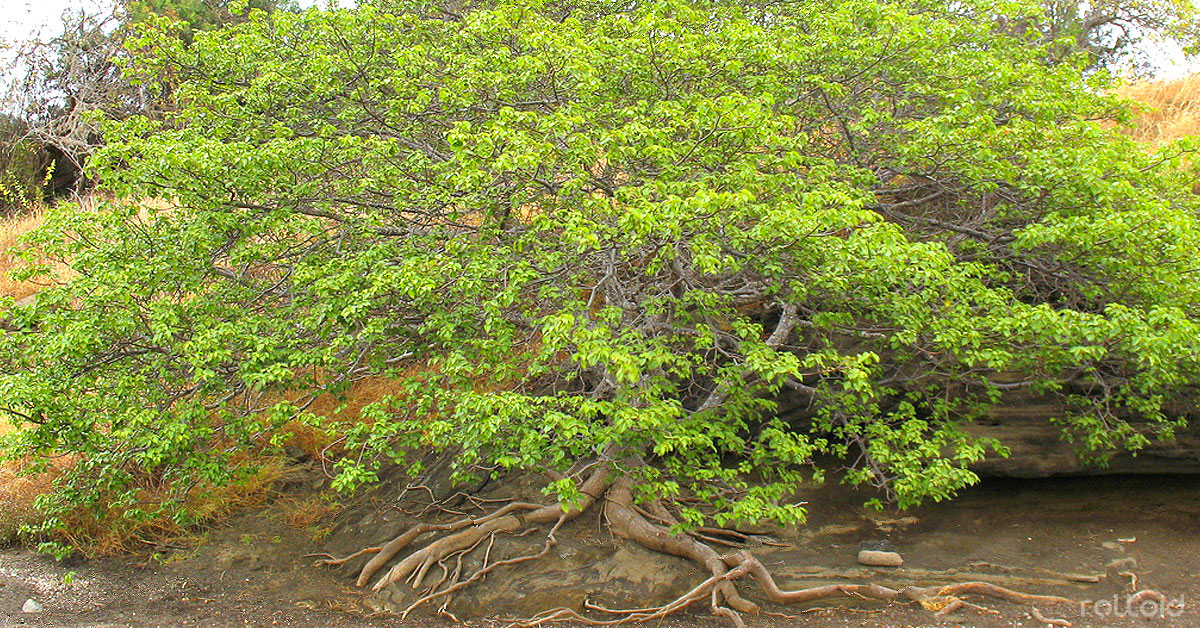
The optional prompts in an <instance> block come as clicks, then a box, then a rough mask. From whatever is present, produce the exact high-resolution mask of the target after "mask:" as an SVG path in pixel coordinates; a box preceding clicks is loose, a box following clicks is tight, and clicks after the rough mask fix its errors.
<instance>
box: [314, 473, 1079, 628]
mask: <svg viewBox="0 0 1200 628" xmlns="http://www.w3.org/2000/svg"><path fill="white" fill-rule="evenodd" d="M611 476H612V473H611V471H610V468H609V467H608V466H607V465H600V466H598V467H596V469H595V470H594V471H593V472H592V475H591V476H589V477H588V479H587V480H586V481H585V482H584V483H583V485H582V486H581V492H582V494H583V499H582V500H581V501H580V503H577V504H574V505H571V506H568V507H564V506H563V505H560V504H551V505H541V504H534V503H528V502H514V503H509V504H507V505H505V506H503V507H501V508H499V509H497V510H496V511H494V512H492V513H490V514H487V515H484V516H480V517H465V518H462V519H458V520H456V521H453V522H450V523H441V524H433V523H420V524H417V525H414V526H412V527H411V528H409V529H408V530H406V531H405V532H404V533H403V534H401V535H399V536H397V537H395V538H394V539H392V540H391V541H390V542H388V543H387V544H385V545H383V546H380V547H373V548H367V549H365V550H361V551H359V552H356V553H355V554H352V555H351V556H347V557H345V558H341V559H335V558H333V557H327V558H326V559H325V560H322V561H321V563H322V564H327V565H341V564H345V563H346V562H347V561H349V560H350V559H352V558H355V557H359V556H363V555H366V554H374V556H373V557H372V558H371V559H370V560H369V561H368V562H367V563H366V565H364V566H363V568H362V570H361V571H360V572H359V575H358V578H357V585H358V586H360V587H361V586H365V585H366V584H368V583H369V582H370V581H371V579H372V578H374V577H375V576H376V574H377V573H378V572H379V571H381V570H382V569H383V567H384V566H386V565H387V564H388V562H390V561H391V560H392V559H393V558H394V557H396V556H397V555H398V554H399V553H400V552H401V551H403V550H404V549H405V548H407V547H408V546H409V545H411V544H412V543H413V542H414V541H416V540H417V538H418V537H420V536H422V535H424V534H427V533H430V532H442V533H446V535H445V536H443V537H441V538H438V539H436V540H434V541H433V542H431V543H429V544H428V545H426V546H425V547H423V548H421V549H418V550H416V551H414V552H412V553H410V554H408V555H407V556H406V557H404V558H403V559H402V560H401V561H400V562H399V563H397V564H396V565H395V566H394V567H392V568H391V569H390V570H388V572H387V573H386V574H385V575H383V576H382V577H380V578H378V579H377V580H376V581H375V583H374V584H373V585H372V589H373V590H375V591H378V590H380V589H382V588H384V587H386V586H388V585H390V584H393V583H396V582H400V581H408V582H409V583H410V584H411V586H412V587H413V589H418V590H419V589H422V585H423V584H424V583H425V582H426V580H427V579H428V578H429V573H430V571H431V570H433V569H434V568H435V567H436V568H438V569H440V576H439V577H438V578H437V579H436V581H434V582H433V583H432V584H430V585H428V586H426V587H425V588H424V590H422V591H421V594H420V595H419V596H418V597H417V599H416V600H415V601H413V602H412V603H411V604H409V605H408V607H407V608H405V609H404V611H402V613H401V617H402V618H405V617H407V616H408V615H409V614H410V613H411V612H412V611H413V610H415V609H416V608H418V607H420V606H422V605H425V604H428V603H431V602H434V601H438V600H440V601H441V604H440V607H439V608H438V610H437V611H436V613H435V614H439V615H443V616H446V617H453V615H451V614H450V613H449V611H448V610H447V607H448V606H449V604H450V602H451V601H452V599H453V598H454V595H455V594H456V593H457V592H458V591H461V590H462V589H463V588H465V587H467V586H470V585H472V584H474V583H476V582H478V581H480V580H482V579H483V578H485V577H486V576H487V575H488V574H489V573H491V572H493V571H495V570H496V569H499V568H502V567H506V566H511V565H515V564H518V563H523V562H527V561H532V560H537V559H539V558H542V557H544V556H546V555H547V554H549V553H550V551H551V549H552V548H553V547H554V546H555V545H556V544H557V542H558V541H557V539H556V538H555V535H556V533H557V532H558V531H559V529H560V528H561V527H562V526H563V524H565V523H566V522H568V521H571V520H572V519H574V518H576V517H578V516H579V515H580V514H581V513H583V512H584V511H585V510H587V509H588V508H590V507H591V506H592V505H593V504H594V503H595V502H596V501H598V500H599V499H600V498H601V497H603V498H604V502H605V507H604V515H605V519H606V521H607V523H608V526H609V528H610V529H611V530H612V531H613V533H614V534H616V535H617V536H620V537H622V538H624V539H627V540H629V541H632V542H634V543H637V544H639V545H641V546H643V547H645V548H647V549H650V550H654V551H656V552H662V553H665V554H671V555H674V556H679V557H682V558H686V559H688V560H691V561H693V562H696V563H699V564H701V565H704V567H705V568H706V569H707V571H708V572H709V574H710V575H709V577H708V578H707V579H705V580H704V581H703V582H701V583H699V584H697V585H696V586H694V587H693V588H692V589H690V590H689V591H688V592H686V593H684V594H683V595H681V596H679V597H678V598H676V599H674V600H672V601H670V602H668V603H667V604H664V605H661V606H655V607H650V608H637V609H612V608H606V607H604V606H601V605H599V604H596V603H594V602H592V601H590V600H587V601H585V602H584V605H583V606H584V608H583V610H584V611H585V612H589V611H590V612H591V613H592V614H600V615H603V616H604V618H603V619H595V618H593V617H588V616H586V615H583V614H582V613H581V612H580V611H577V610H575V609H570V608H556V609H552V610H549V611H545V612H543V613H540V614H538V615H535V616H533V617H529V618H524V619H517V620H512V622H511V625H512V626H515V627H520V628H533V627H535V626H541V625H543V624H547V623H551V622H560V621H574V622H579V623H582V624H586V625H592V626H613V625H620V624H631V623H641V622H646V621H651V620H655V619H660V618H663V617H666V616H667V615H670V614H672V613H675V612H678V611H680V610H683V609H685V608H687V607H689V606H692V605H693V604H696V603H699V602H702V601H707V603H708V608H709V611H710V612H712V613H713V614H714V615H716V616H718V617H722V618H725V619H726V620H728V621H729V622H730V623H732V624H733V625H734V626H736V627H737V628H742V627H743V626H744V625H745V623H744V621H743V620H742V615H744V614H750V615H757V614H759V613H760V611H761V609H760V608H759V605H758V604H756V603H754V602H752V601H750V600H747V599H746V598H744V597H742V595H741V594H740V593H739V591H738V587H737V583H738V582H739V581H741V580H751V581H753V582H754V583H756V584H757V586H758V589H759V590H760V592H761V594H762V595H763V596H764V597H765V598H766V599H767V600H768V601H770V602H772V603H774V604H780V605H787V604H801V603H807V602H813V601H817V600H823V599H828V598H835V597H856V598H863V599H873V600H879V601H883V602H915V603H917V604H920V605H921V606H922V607H923V608H925V609H926V610H928V611H930V612H934V613H936V614H937V615H939V616H941V615H946V614H949V613H953V612H955V611H958V610H962V609H971V610H975V611H977V612H981V613H995V611H992V610H990V609H988V608H985V607H983V606H980V605H977V604H974V603H971V602H968V601H966V600H964V599H962V597H963V596H968V595H974V596H982V597H989V598H993V599H998V600H1004V601H1008V602H1013V603H1017V604H1031V605H1033V604H1036V605H1041V606H1053V605H1067V604H1070V605H1074V604H1076V602H1075V601H1073V600H1070V599H1067V598H1063V597H1058V596H1052V595H1033V594H1028V593H1022V592H1019V591H1014V590H1012V589H1007V588H1005V587H1001V586H998V585H995V584H991V583H988V582H960V583H954V584H949V585H939V586H927V587H918V586H906V587H901V588H898V589H893V588H889V587H886V586H882V585H879V584H874V583H864V584H828V585H823V586H816V587H808V588H802V589H796V590H784V589H782V588H780V587H779V585H778V584H777V583H776V582H775V579H774V577H773V576H772V575H771V573H770V571H769V570H768V569H767V568H766V567H765V566H764V565H763V564H762V562H760V561H759V560H758V558H757V557H755V556H754V555H753V554H752V553H751V552H750V551H748V550H746V549H737V550H735V551H732V552H730V553H727V554H724V555H722V554H718V553H717V551H716V550H714V549H713V548H712V547H711V546H710V545H709V544H710V543H716V544H718V545H723V546H733V547H741V546H744V544H745V541H746V540H747V539H748V536H747V535H745V534H744V533H739V532H736V531H728V530H723V529H718V528H705V529H698V530H694V531H693V534H690V535H689V534H673V533H672V532H671V531H670V529H669V526H674V525H676V524H677V521H676V520H675V519H674V517H673V516H672V515H671V513H670V511H668V510H667V509H666V508H665V507H663V506H662V504H660V503H657V502H651V503H649V504H645V505H640V506H639V505H635V504H634V500H633V491H632V487H633V485H632V482H631V480H630V479H629V478H626V477H622V478H619V479H616V480H615V481H614V480H613V479H612V477H611ZM540 525H549V526H551V527H550V530H549V533H548V534H547V535H546V540H545V542H544V543H543V544H542V547H541V549H540V550H539V551H537V552H533V553H530V554H526V555H522V556H517V557H514V558H508V559H504V560H495V561H493V560H492V559H491V554H492V547H493V545H494V543H495V540H496V537H497V536H498V535H501V534H509V535H516V536H520V535H524V534H528V533H531V532H533V531H534V530H535V529H536V526H540ZM531 526H533V527H531ZM481 546H482V547H484V550H483V558H482V563H481V564H480V566H479V567H478V568H476V569H475V570H474V571H473V572H471V573H470V574H466V573H464V571H465V570H464V559H465V557H466V556H467V555H469V554H471V553H472V552H475V551H476V550H477V549H478V548H480V547H481ZM451 562H452V563H453V566H451ZM1038 613H1039V615H1040V612H1038Z"/></svg>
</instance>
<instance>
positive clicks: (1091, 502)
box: [0, 477, 1200, 628]
mask: <svg viewBox="0 0 1200 628" xmlns="http://www.w3.org/2000/svg"><path fill="white" fill-rule="evenodd" d="M808 498H809V500H810V502H811V503H812V504H813V507H812V508H813V509H812V511H811V515H810V522H809V525H808V527H807V528H806V529H805V530H802V531H801V533H800V534H799V535H798V536H796V537H795V538H794V541H793V542H792V544H791V547H787V548H763V549H762V551H761V552H760V554H761V556H762V559H763V562H764V563H766V564H767V565H768V566H769V567H771V568H772V570H773V571H775V572H776V573H777V574H779V578H780V581H781V584H783V585H784V586H788V587H796V586H805V585H811V584H814V583H816V582H819V581H828V580H830V578H833V579H834V580H835V581H836V578H838V577H841V576H831V575H830V573H831V572H840V573H842V574H848V575H852V576H853V575H856V574H857V575H858V576H862V577H866V578H870V579H873V580H876V581H881V582H885V583H889V582H903V581H905V580H913V579H915V580H926V581H928V580H929V579H930V578H934V579H935V580H936V579H937V578H945V577H955V576H954V574H959V572H961V574H967V575H970V574H977V573H978V574H985V575H987V576H988V577H992V578H999V579H1001V580H1002V581H1004V582H1007V583H1009V584H1021V585H1025V586H1024V588H1025V589H1026V590H1033V591H1034V592H1039V593H1056V594H1060V595H1064V596H1067V597H1071V598H1072V599H1077V600H1081V601H1084V602H1087V604H1088V605H1087V606H1085V607H1083V609H1080V608H1065V609H1063V608H1059V609H1051V608H1044V609H1041V610H1042V611H1043V612H1044V614H1045V615H1046V616H1048V617H1058V618H1061V619H1065V620H1068V621H1070V622H1071V623H1072V625H1073V626H1075V627H1087V626H1097V627H1108V626H1113V627H1119V628H1133V627H1138V628H1142V627H1145V628H1155V627H1158V626H1163V627H1167V626H1172V627H1174V626H1179V627H1186V628H1200V478H1184V477H1159V478H1140V479H1139V478H1093V479H1079V480H1057V481H1042V482H1011V481H1010V482H993V483H989V484H987V485H985V486H983V487H980V488H977V489H974V490H972V491H969V492H967V493H966V494H965V495H963V496H962V497H961V498H960V499H958V500H955V501H954V502H951V503H947V504H939V505H934V506H931V507H924V508H921V509H918V510H916V511H913V512H909V513H872V512H870V511H867V510H865V509H862V508H861V507H860V504H861V501H862V500H861V495H855V494H853V493H851V492H849V491H846V490H844V489H840V488H836V487H830V488H823V489H820V490H817V491H815V492H813V493H812V494H811V495H809V496H808ZM877 538H884V539H886V540H887V541H888V542H890V543H891V544H892V545H893V547H894V548H895V549H896V550H897V551H899V552H900V553H901V554H903V555H904V556H905V559H906V564H905V565H904V567H902V568H901V569H900V570H890V571H889V570H874V571H872V570H866V571H863V568H862V567H861V566H857V565H855V563H854V554H855V552H856V550H857V548H858V545H859V543H860V542H862V541H863V540H872V539H877ZM162 549H163V550H164V551H163V552H162V553H159V554H158V555H157V556H156V557H148V556H144V555H143V556H129V557H120V558H113V559H101V560H92V561H75V562H71V561H68V562H66V563H57V562H55V561H54V560H52V559H50V558H47V557H44V556H38V555H35V554H33V553H31V552H29V551H27V550H19V549H10V550H6V551H3V552H0V628H14V627H16V626H31V627H42V626H45V627H64V628H66V627H70V628H84V627H87V628H117V627H129V628H151V627H162V628H176V627H179V628H185V627H193V626H194V627H203V628H225V627H229V628H236V627H239V626H264V627H267V626H283V627H295V628H342V627H347V628H349V627H364V628H373V627H376V626H378V627H383V626H387V627H389V628H394V627H398V626H418V627H421V628H428V627H430V626H450V625H452V624H451V623H450V622H448V621H446V620H441V619H431V618H418V619H416V620H408V621H405V622H400V621H399V620H398V618H396V617H387V616H378V615H375V616H372V615H371V614H370V613H369V612H368V611H367V610H366V609H367V607H366V606H365V605H364V604H363V600H364V598H363V597H362V594H361V592H358V591H355V590H354V589H352V588H351V587H350V586H349V582H348V581H347V580H346V579H345V578H344V577H343V576H339V575H338V574H336V573H334V572H332V571H330V570H328V569H326V568H320V567H316V566H314V565H313V564H312V560H311V559H307V558H304V557H303V555H304V554H305V553H308V552H310V551H314V549H319V548H317V547H316V544H314V542H313V541H312V539H311V537H310V535H309V533H307V532H305V531H303V530H297V529H293V528H290V527H288V526H286V525H285V524H284V523H283V522H282V521H281V518H280V517H279V515H278V512H277V511H276V510H273V509H271V508H267V509H264V510H262V511H257V512H252V513H247V514H245V515H242V516H240V517H238V518H236V519H234V520H233V521H230V522H229V523H228V524H227V525H226V526H224V527H222V528H220V529H216V530H212V531H210V532H209V533H208V534H207V535H206V539H205V541H204V542H203V543H202V544H200V545H198V546H196V547H193V548H178V549H175V548H162ZM1114 561H1117V562H1114ZM1114 565H1115V566H1114ZM856 570H857V571H856ZM821 572H824V573H823V575H822V573H821ZM1121 572H1125V573H1126V574H1136V575H1137V576H1138V586H1139V588H1152V589H1155V590H1157V591H1160V592H1162V593H1163V594H1164V595H1166V596H1167V598H1168V600H1170V601H1172V602H1175V603H1177V604H1179V605H1181V606H1179V607H1174V608H1164V609H1159V610H1160V611H1161V612H1159V613H1152V614H1153V615H1154V616H1149V617H1143V616H1140V615H1139V613H1136V612H1135V613H1133V614H1132V616H1122V615H1123V614H1124V613H1122V611H1125V610H1126V609H1125V608H1124V606H1123V605H1122V603H1121V602H1122V600H1123V599H1124V596H1125V595H1127V594H1128V593H1129V591H1130V586H1129V585H1130V584H1131V577H1130V576H1129V575H1121ZM947 574H950V576H947ZM961 574H960V575H961ZM1063 574H1078V575H1084V576H1100V582H1098V583H1090V582H1064V581H1063V579H1062V576H1063ZM484 585H485V586H486V582H485V583H484ZM743 591H745V592H747V593H749V594H750V595H751V596H753V588H752V587H751V586H750V585H748V584H747V585H744V586H743ZM27 600H33V601H34V603H35V604H36V605H37V606H39V607H40V611H39V612H23V610H22V607H23V606H25V605H26V602H27ZM1114 600H1115V604H1114ZM977 601H980V602H981V603H984V604H986V605H987V606H989V607H991V608H992V609H994V610H995V611H996V613H997V614H987V615H979V614H974V613H957V614H955V615H952V616H948V617H937V616H934V615H933V614H931V613H929V612H926V611H924V610H922V609H920V608H918V607H913V606H900V605H891V606H881V605H878V604H872V603H870V602H865V601H849V602H839V603H836V604H824V605H821V606H820V607H816V608H787V609H785V608H773V609H770V610H771V611H772V612H778V613H785V614H786V615H783V614H773V615H768V616H760V617H757V618H748V624H749V625H750V626H752V627H753V626H762V627H765V628H776V627H781V626H800V627H813V628H825V627H834V626H838V627H845V626H866V627H877V628H902V627H903V628H918V627H919V628H934V627H938V628H1032V627H1034V626H1038V625H1040V623H1039V622H1036V621H1034V620H1033V619H1031V618H1030V616H1029V614H1028V611H1029V609H1028V608H1027V607H1022V606H1018V605H1014V604H1009V603H1004V602H999V603H992V602H989V601H985V600H977ZM701 610H703V609H698V610H697V611H695V612H694V613H693V614H687V615H682V616H676V617H673V618H671V619H668V620H663V621H662V622H659V623H655V624H653V625H655V626H662V627H680V628H682V627H687V626H701V627H707V626H713V627H715V626H722V625H725V624H722V623H720V622H718V621H716V620H714V619H712V618H710V617H707V616H706V615H704V614H702V613H701V612H700V611H701ZM1081 610H1082V612H1081ZM1136 610H1137V609H1135V611H1136ZM1150 610H1154V609H1150ZM467 625H479V626H494V625H502V624H501V623H500V622H497V621H495V620H494V619H480V620H473V621H470V622H468V624H467Z"/></svg>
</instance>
